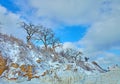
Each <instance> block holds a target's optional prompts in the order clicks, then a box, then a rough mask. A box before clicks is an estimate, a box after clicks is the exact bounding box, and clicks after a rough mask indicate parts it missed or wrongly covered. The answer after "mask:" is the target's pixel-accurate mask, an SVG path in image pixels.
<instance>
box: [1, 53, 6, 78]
mask: <svg viewBox="0 0 120 84" xmlns="http://www.w3.org/2000/svg"><path fill="white" fill-rule="evenodd" d="M6 64H7V61H6V60H5V59H4V58H3V57H2V55H1V54H0V76H1V75H2V73H3V72H4V71H5V70H6V69H7V66H6Z"/></svg>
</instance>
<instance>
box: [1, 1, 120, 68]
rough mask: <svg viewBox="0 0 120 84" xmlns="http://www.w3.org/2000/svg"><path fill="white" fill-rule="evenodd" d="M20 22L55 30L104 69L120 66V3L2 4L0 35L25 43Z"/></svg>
mask: <svg viewBox="0 0 120 84" xmlns="http://www.w3.org/2000/svg"><path fill="white" fill-rule="evenodd" d="M20 21H26V22H28V23H34V24H41V25H44V26H46V27H48V28H52V29H53V30H54V31H55V33H56V35H57V36H58V37H60V39H61V41H62V42H63V43H64V47H79V48H80V49H81V51H82V52H83V53H84V56H87V57H90V60H91V61H92V60H96V61H97V62H98V63H99V64H100V65H101V66H103V67H104V68H105V67H107V66H110V65H114V64H119V65H120V0H0V22H1V23H2V25H1V30H0V31H1V32H3V33H7V34H12V35H14V36H16V37H18V38H20V39H24V38H25V36H26V34H25V32H24V31H23V30H22V29H21V28H20V26H19V24H18V23H19V22H20Z"/></svg>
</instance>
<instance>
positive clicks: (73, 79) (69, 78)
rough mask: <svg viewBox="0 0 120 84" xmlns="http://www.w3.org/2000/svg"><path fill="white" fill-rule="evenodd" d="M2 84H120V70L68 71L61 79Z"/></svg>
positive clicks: (0, 82)
mask: <svg viewBox="0 0 120 84" xmlns="http://www.w3.org/2000/svg"><path fill="white" fill-rule="evenodd" d="M0 84H120V68H119V69H116V70H113V71H109V72H106V73H100V74H94V75H86V74H85V73H79V72H71V71H66V72H64V73H62V74H61V75H60V76H59V79H55V78H52V77H51V76H45V77H42V78H39V79H32V80H31V81H26V78H21V79H20V80H16V81H11V80H7V79H4V78H0Z"/></svg>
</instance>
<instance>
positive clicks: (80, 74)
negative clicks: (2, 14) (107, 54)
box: [0, 34, 106, 84]
mask: <svg viewBox="0 0 120 84" xmlns="http://www.w3.org/2000/svg"><path fill="white" fill-rule="evenodd" d="M53 56H54V54H53V53H51V52H43V51H40V50H39V49H37V48H35V47H34V46H32V48H30V47H28V45H27V44H25V43H24V42H23V41H21V40H19V39H17V38H14V37H12V36H8V35H3V34H0V80H1V81H3V82H5V80H7V81H9V82H10V81H14V82H15V81H17V82H20V83H22V82H24V83H25V81H27V80H29V81H30V80H32V81H33V80H40V81H42V82H43V83H45V82H46V83H47V82H49V83H50V82H51V83H52V82H58V81H59V82H60V81H61V82H62V81H63V82H65V80H67V82H70V83H64V84H73V83H74V82H78V81H80V82H82V81H83V79H80V78H84V76H89V75H95V74H97V75H98V74H102V73H106V71H105V70H104V69H102V68H101V67H100V66H99V65H98V64H97V63H96V62H95V61H94V62H89V61H88V62H86V61H84V60H81V61H77V62H74V63H71V62H69V59H67V58H65V57H63V56H61V54H59V55H58V60H56V61H54V59H53ZM60 60H62V61H64V62H61V61H60ZM64 78H65V79H64ZM68 80H69V81H68ZM73 80H74V81H73ZM32 81H31V82H32ZM49 83H47V84H49ZM51 83H50V84H51ZM0 84H2V83H0ZM33 84H34V83H33ZM35 84H36V83H35ZM52 84H53V83H52ZM62 84H63V83H62ZM74 84H75V83H74ZM76 84H77V83H76ZM85 84H87V83H85ZM91 84H92V83H91Z"/></svg>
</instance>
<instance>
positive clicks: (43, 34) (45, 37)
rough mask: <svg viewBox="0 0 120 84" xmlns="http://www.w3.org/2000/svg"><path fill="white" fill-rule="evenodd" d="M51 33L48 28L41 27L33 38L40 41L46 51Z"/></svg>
mask: <svg viewBox="0 0 120 84" xmlns="http://www.w3.org/2000/svg"><path fill="white" fill-rule="evenodd" d="M52 35H53V31H52V30H51V29H49V28H46V27H43V26H42V27H41V28H40V30H39V31H38V32H37V34H36V36H35V38H36V40H38V41H41V42H42V43H43V45H44V47H45V49H46V50H47V49H48V45H50V44H51V42H50V41H51V39H52Z"/></svg>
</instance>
